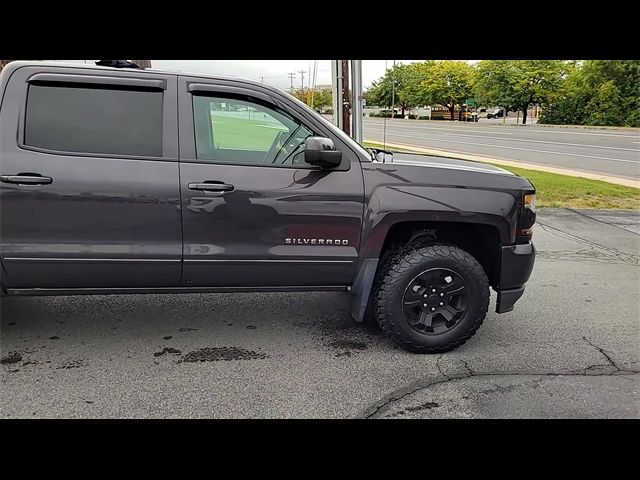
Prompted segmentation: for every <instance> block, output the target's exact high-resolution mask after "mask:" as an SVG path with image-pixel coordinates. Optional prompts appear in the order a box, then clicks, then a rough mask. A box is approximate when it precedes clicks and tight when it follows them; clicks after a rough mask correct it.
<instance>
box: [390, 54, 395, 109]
mask: <svg viewBox="0 0 640 480" xmlns="http://www.w3.org/2000/svg"><path fill="white" fill-rule="evenodd" d="M395 106H396V61H395V60H394V61H393V70H392V71H391V119H393V118H394V117H395V113H396V109H395Z"/></svg>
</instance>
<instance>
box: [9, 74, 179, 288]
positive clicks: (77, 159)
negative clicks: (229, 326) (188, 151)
mask: <svg viewBox="0 0 640 480" xmlns="http://www.w3.org/2000/svg"><path fill="white" fill-rule="evenodd" d="M0 122H1V123H0V126H1V128H0V132H1V133H0V134H1V135H2V139H1V145H2V147H1V148H2V150H1V152H0V155H1V159H2V162H1V164H0V174H1V175H2V182H1V183H0V200H1V201H0V209H1V212H0V213H1V215H0V216H1V227H2V228H1V234H2V253H1V254H2V264H3V267H4V269H5V271H6V274H7V278H6V280H3V282H6V285H4V286H5V287H9V288H11V287H17V288H34V287H37V288H96V287H98V288H109V287H163V286H177V285H179V284H180V272H181V255H182V252H181V247H182V239H181V219H180V208H179V198H180V192H179V183H178V160H177V131H176V127H177V112H176V77H175V76H171V75H160V74H151V73H140V72H135V71H131V70H127V71H114V70H100V69H95V70H87V69H74V68H56V67H44V69H43V68H42V67H37V68H36V67H22V68H19V69H17V70H16V71H15V72H13V75H12V77H11V78H10V80H9V84H8V90H7V92H6V94H5V95H4V101H3V105H2V113H1V115H0ZM16 140H17V141H16Z"/></svg>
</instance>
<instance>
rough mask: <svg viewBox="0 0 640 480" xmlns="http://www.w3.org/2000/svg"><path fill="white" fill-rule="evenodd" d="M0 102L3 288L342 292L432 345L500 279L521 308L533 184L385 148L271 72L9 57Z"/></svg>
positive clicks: (395, 328)
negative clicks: (262, 75) (265, 76)
mask: <svg viewBox="0 0 640 480" xmlns="http://www.w3.org/2000/svg"><path fill="white" fill-rule="evenodd" d="M0 99H1V100H0V102H1V103H0V227H1V228H0V246H1V250H0V261H1V266H2V268H1V269H0V291H2V293H3V294H7V295H14V296H24V295H75V294H116V293H117V294H133V293H165V294H177V293H192V292H200V293H202V292H247V291H302V292H308V291H342V292H345V293H348V294H349V295H350V296H351V314H352V315H353V317H354V319H355V320H357V321H363V320H367V319H369V318H372V319H375V320H376V321H377V322H378V323H379V324H380V326H381V327H382V329H383V330H384V331H385V332H386V333H387V334H388V335H389V336H390V337H391V338H392V339H393V340H395V341H396V342H397V343H398V344H399V345H401V346H402V347H403V348H406V349H407V350H410V351H413V352H419V353H437V352H446V351H448V350H451V349H453V348H455V347H457V346H459V345H462V344H463V343H465V342H466V341H467V340H468V339H469V338H471V337H472V336H473V335H474V333H475V332H476V331H477V329H478V328H479V327H480V325H481V324H482V322H483V320H484V318H485V316H486V314H487V310H488V308H489V288H490V287H492V288H493V289H494V290H495V291H496V292H497V302H496V312H498V313H504V312H509V311H510V310H512V309H513V308H514V304H515V303H516V301H517V300H518V299H519V298H520V297H521V296H522V294H523V292H524V289H525V283H526V282H527V280H528V279H529V276H530V274H531V271H532V268H533V264H534V258H535V250H534V247H533V244H532V227H533V224H534V222H535V216H536V214H535V189H534V187H533V185H532V184H531V183H530V182H529V181H528V180H526V179H524V178H522V177H519V176H517V175H514V174H512V173H510V172H507V171H505V170H503V169H500V168H498V167H494V166H491V165H483V164H479V163H472V162H466V161H463V160H451V159H445V158H442V157H436V156H416V155H407V154H397V155H395V157H396V158H394V161H393V162H389V163H386V162H385V163H382V162H380V161H378V154H379V153H380V152H376V151H373V150H367V149H365V148H363V147H362V146H360V145H359V144H358V143H356V142H355V141H353V140H352V139H351V138H350V137H349V136H347V135H346V134H345V133H343V132H342V131H341V130H339V129H338V128H337V127H335V126H334V125H333V124H331V123H330V122H329V121H327V120H326V119H324V118H323V117H322V116H321V115H319V114H318V113H316V112H314V111H313V110H312V109H310V108H309V107H307V106H306V105H305V104H303V103H302V102H300V101H298V100H296V99H295V98H293V97H292V96H290V95H288V94H286V93H285V92H283V91H281V90H278V89H276V88H273V87H270V86H267V85H265V84H263V83H258V82H251V81H247V80H236V79H230V78H226V77H216V76H209V75H201V74H186V73H185V74H181V73H176V72H164V71H156V70H151V69H149V70H138V69H133V68H112V67H98V66H90V65H64V64H60V63H47V62H34V61H29V62H12V63H10V64H9V65H8V66H7V67H5V69H4V70H3V71H2V73H1V74H0ZM407 160H408V161H407ZM194 301H197V300H194ZM256 313H257V314H258V315H259V312H256Z"/></svg>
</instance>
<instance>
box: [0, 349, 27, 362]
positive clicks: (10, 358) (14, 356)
mask: <svg viewBox="0 0 640 480" xmlns="http://www.w3.org/2000/svg"><path fill="white" fill-rule="evenodd" d="M21 361H22V355H21V354H20V352H9V354H8V355H7V356H6V357H2V359H1V360H0V363H1V364H3V365H12V364H14V363H18V362H21Z"/></svg>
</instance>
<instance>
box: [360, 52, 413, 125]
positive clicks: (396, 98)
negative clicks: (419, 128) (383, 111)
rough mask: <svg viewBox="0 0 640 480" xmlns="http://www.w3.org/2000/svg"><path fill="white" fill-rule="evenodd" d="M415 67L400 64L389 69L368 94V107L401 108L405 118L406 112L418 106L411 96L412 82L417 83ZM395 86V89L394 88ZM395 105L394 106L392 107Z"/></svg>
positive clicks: (372, 85) (370, 88) (374, 83)
mask: <svg viewBox="0 0 640 480" xmlns="http://www.w3.org/2000/svg"><path fill="white" fill-rule="evenodd" d="M414 77H415V67H414V66H413V64H409V65H403V64H398V65H396V66H395V68H388V69H387V71H386V72H385V74H384V76H383V77H382V78H380V79H379V80H377V81H375V82H373V83H372V84H371V87H369V89H368V90H367V92H366V98H367V105H376V106H378V107H387V108H389V107H392V106H393V107H399V108H400V109H401V110H402V115H403V116H404V112H405V110H408V109H411V108H413V107H415V106H417V105H418V104H417V103H415V101H416V100H417V99H416V98H415V97H412V96H411V95H410V94H409V89H410V88H411V86H412V82H413V81H415V78H414ZM394 84H395V89H394V88H393V87H394ZM392 104H393V105H392Z"/></svg>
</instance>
